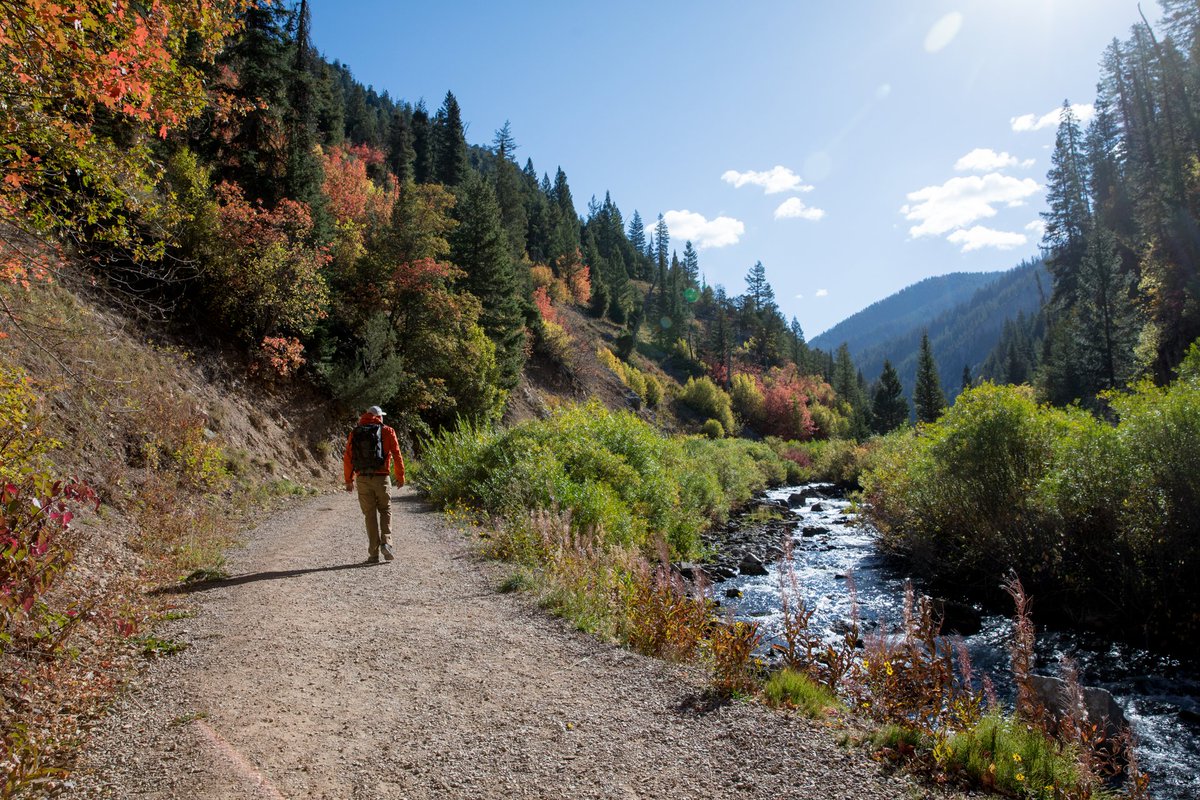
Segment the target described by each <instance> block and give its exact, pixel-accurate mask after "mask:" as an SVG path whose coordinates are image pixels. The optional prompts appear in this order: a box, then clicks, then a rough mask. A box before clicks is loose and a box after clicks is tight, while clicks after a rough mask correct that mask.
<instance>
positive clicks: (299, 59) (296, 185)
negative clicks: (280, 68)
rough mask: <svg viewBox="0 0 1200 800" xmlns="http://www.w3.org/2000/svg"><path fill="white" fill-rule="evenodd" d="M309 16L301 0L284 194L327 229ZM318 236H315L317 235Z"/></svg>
mask: <svg viewBox="0 0 1200 800" xmlns="http://www.w3.org/2000/svg"><path fill="white" fill-rule="evenodd" d="M310 25H311V15H310V13H309V8H308V0H300V5H299V7H298V8H297V11H296V34H295V37H294V38H293V41H292V48H293V52H292V63H291V69H290V71H289V75H288V108H287V116H286V123H287V137H288V143H287V147H288V150H287V173H286V179H285V194H286V196H288V197H290V198H292V199H293V200H299V201H300V202H302V203H305V204H307V205H308V207H309V209H310V211H311V212H312V213H313V216H314V223H315V225H314V227H315V228H316V229H317V230H318V231H323V229H324V228H325V227H326V224H327V220H326V219H325V214H324V207H325V195H324V193H323V192H322V191H321V185H322V183H323V182H324V175H323V173H322V169H321V162H320V161H319V160H318V159H317V156H316V154H315V152H314V148H315V147H316V144H317V137H316V133H317V121H316V108H315V106H314V104H313V83H314V82H315V80H316V76H315V75H314V71H313V67H312V64H313V54H312V42H310V41H309V28H310ZM320 235H321V234H320V233H318V236H320Z"/></svg>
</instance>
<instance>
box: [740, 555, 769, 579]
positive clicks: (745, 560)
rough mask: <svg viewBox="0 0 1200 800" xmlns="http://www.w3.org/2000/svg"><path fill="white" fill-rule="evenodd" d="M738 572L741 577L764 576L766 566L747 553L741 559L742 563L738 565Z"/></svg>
mask: <svg viewBox="0 0 1200 800" xmlns="http://www.w3.org/2000/svg"><path fill="white" fill-rule="evenodd" d="M738 570H739V571H741V573H742V574H743V575H766V574H767V566H766V565H765V564H763V562H762V559H761V558H759V557H758V556H756V555H754V554H753V553H747V554H746V555H745V556H743V557H742V563H741V564H739V565H738Z"/></svg>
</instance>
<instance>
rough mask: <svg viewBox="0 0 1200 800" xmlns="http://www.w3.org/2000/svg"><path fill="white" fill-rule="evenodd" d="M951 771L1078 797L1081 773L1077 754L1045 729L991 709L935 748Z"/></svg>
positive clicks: (1006, 789)
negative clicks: (973, 725)
mask: <svg viewBox="0 0 1200 800" xmlns="http://www.w3.org/2000/svg"><path fill="white" fill-rule="evenodd" d="M935 756H937V757H939V759H940V761H941V762H942V766H943V767H945V768H946V769H947V770H960V771H962V772H964V773H966V774H967V775H968V776H969V777H970V778H971V779H972V780H974V781H976V782H978V783H980V784H982V785H984V786H988V787H992V788H994V789H996V790H998V791H1000V792H1003V793H1004V794H1008V795H1013V796H1018V797H1035V798H1046V799H1047V800H1050V799H1051V798H1058V797H1065V796H1074V795H1073V794H1071V793H1072V792H1073V791H1074V790H1076V789H1078V788H1079V785H1080V780H1081V775H1080V772H1079V768H1078V766H1077V764H1078V758H1077V755H1076V754H1075V753H1074V752H1073V751H1072V750H1071V749H1069V748H1066V747H1064V746H1062V745H1060V744H1057V743H1056V742H1055V741H1054V740H1053V739H1050V738H1049V737H1048V736H1047V735H1046V734H1045V733H1043V732H1042V731H1040V730H1037V729H1031V728H1030V727H1029V726H1027V725H1026V724H1025V723H1023V722H1020V721H1017V720H1015V719H1013V718H1012V717H1005V716H1001V715H1000V714H990V715H988V716H986V717H984V718H983V719H982V720H981V721H980V722H979V724H978V725H977V726H975V727H974V728H972V729H971V730H968V731H963V732H961V733H958V734H955V735H954V736H952V737H951V738H950V739H949V740H948V741H947V742H946V743H945V744H944V745H942V747H940V748H938V749H936V750H935Z"/></svg>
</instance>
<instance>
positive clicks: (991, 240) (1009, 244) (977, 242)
mask: <svg viewBox="0 0 1200 800" xmlns="http://www.w3.org/2000/svg"><path fill="white" fill-rule="evenodd" d="M946 240H947V241H949V242H953V243H954V244H961V245H962V252H964V253H969V252H971V251H972V250H980V249H982V248H984V247H994V248H996V249H997V250H1012V249H1013V248H1014V247H1020V246H1021V245H1023V244H1025V243H1026V242H1027V241H1029V240H1028V239H1027V238H1026V236H1025V234H1023V233H1013V232H1010V231H998V230H993V229H992V228H985V227H984V226H982V225H976V226H975V227H973V228H963V229H959V230H956V231H955V232H954V233H952V234H950V235H949V236H947V237H946Z"/></svg>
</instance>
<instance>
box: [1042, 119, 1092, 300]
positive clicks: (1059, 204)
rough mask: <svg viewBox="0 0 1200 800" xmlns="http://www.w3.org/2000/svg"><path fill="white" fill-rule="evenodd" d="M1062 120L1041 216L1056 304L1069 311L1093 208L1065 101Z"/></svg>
mask: <svg viewBox="0 0 1200 800" xmlns="http://www.w3.org/2000/svg"><path fill="white" fill-rule="evenodd" d="M1060 119H1061V121H1060V122H1059V125H1058V134H1057V136H1056V138H1055V142H1054V154H1053V155H1052V156H1051V167H1050V172H1049V173H1048V174H1047V175H1046V181H1047V186H1046V205H1047V206H1049V210H1048V211H1044V212H1042V218H1043V219H1044V220H1045V223H1046V233H1045V235H1044V236H1043V238H1042V244H1043V246H1044V247H1045V248H1046V251H1047V256H1046V268H1047V269H1048V270H1049V271H1050V274H1051V275H1053V276H1054V295H1053V300H1054V302H1055V304H1056V306H1057V307H1059V308H1066V307H1070V306H1071V305H1073V304H1074V302H1075V290H1076V287H1077V284H1078V282H1079V265H1080V264H1081V263H1082V261H1083V254H1084V251H1085V249H1086V247H1087V243H1086V234H1087V230H1088V228H1089V227H1090V225H1091V207H1090V204H1089V201H1088V196H1087V185H1088V175H1087V164H1086V160H1085V158H1084V147H1083V144H1084V142H1083V135H1082V134H1081V133H1080V130H1079V118H1078V117H1076V116H1075V112H1074V111H1072V110H1071V104H1070V103H1069V102H1067V101H1065V100H1064V101H1063V107H1062V112H1061V117H1060Z"/></svg>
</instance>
